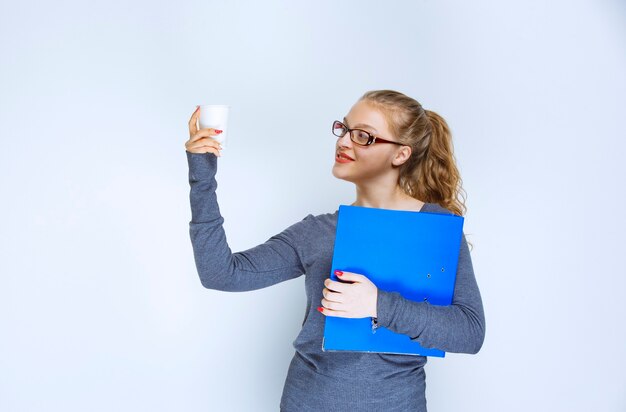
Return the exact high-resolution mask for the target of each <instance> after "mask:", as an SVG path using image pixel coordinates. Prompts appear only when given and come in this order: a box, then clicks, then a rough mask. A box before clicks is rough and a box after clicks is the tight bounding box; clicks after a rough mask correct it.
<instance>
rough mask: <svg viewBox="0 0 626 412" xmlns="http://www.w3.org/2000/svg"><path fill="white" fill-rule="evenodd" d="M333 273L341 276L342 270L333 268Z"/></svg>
mask: <svg viewBox="0 0 626 412" xmlns="http://www.w3.org/2000/svg"><path fill="white" fill-rule="evenodd" d="M335 275H337V276H341V275H343V272H342V271H340V270H335Z"/></svg>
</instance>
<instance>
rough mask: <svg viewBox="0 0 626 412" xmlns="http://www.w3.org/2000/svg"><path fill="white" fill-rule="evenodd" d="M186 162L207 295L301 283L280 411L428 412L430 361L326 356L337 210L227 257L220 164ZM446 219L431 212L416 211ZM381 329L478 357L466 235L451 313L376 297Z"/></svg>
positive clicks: (431, 207)
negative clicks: (301, 304) (299, 313)
mask: <svg viewBox="0 0 626 412" xmlns="http://www.w3.org/2000/svg"><path fill="white" fill-rule="evenodd" d="M186 153H187V161H188V164H189V184H190V186H191V190H190V201H191V221H190V222H189V233H190V236H191V243H192V246H193V251H194V258H195V262H196V267H197V270H198V274H199V276H200V281H201V283H202V285H203V286H204V287H206V288H209V289H216V290H223V291H231V292H235V291H237V292H240V291H248V290H255V289H261V288H264V287H268V286H271V285H274V284H276V283H279V282H283V281H286V280H289V279H294V278H296V277H298V276H301V275H302V274H305V275H306V277H305V288H306V295H307V304H306V309H305V315H304V321H303V323H302V330H301V331H300V333H299V334H298V336H297V338H296V339H295V340H294V342H293V346H294V348H295V354H294V357H293V359H292V361H291V364H290V366H289V370H288V373H287V377H286V379H285V386H284V389H283V394H282V399H281V405H280V407H281V411H287V412H291V411H322V410H323V411H345V410H350V411H351V412H358V411H368V412H370V411H377V410H381V411H383V410H384V411H426V399H425V388H426V387H425V372H424V365H425V364H426V361H427V358H426V357H424V356H415V355H398V354H383V353H365V352H344V351H338V352H331V351H327V352H325V351H322V337H323V334H324V318H325V316H324V315H323V314H321V313H320V312H318V311H317V307H318V306H320V305H321V300H322V298H323V296H322V290H323V289H324V283H323V282H324V280H325V279H327V278H328V277H329V276H330V271H331V269H332V268H331V262H332V255H333V246H334V239H335V233H336V225H337V216H338V210H336V211H335V212H334V213H325V214H321V215H316V216H314V215H312V214H308V215H307V216H305V217H304V219H302V220H301V221H299V222H296V223H294V224H293V225H291V226H289V227H288V228H286V229H285V230H283V231H282V232H281V233H278V234H276V235H274V236H272V237H271V238H269V239H268V240H267V241H266V242H265V243H263V244H260V245H258V246H255V247H253V248H250V249H248V250H244V251H240V252H236V253H232V252H231V250H230V248H229V246H228V243H227V240H226V234H225V232H224V229H223V226H222V224H223V222H224V218H223V217H222V216H221V214H220V211H219V206H218V202H217V195H216V193H215V191H216V189H217V181H216V180H215V174H216V172H217V156H215V155H214V154H212V153H202V154H199V153H190V152H186ZM421 211H424V212H431V213H451V212H450V211H448V210H447V209H444V208H442V207H441V206H439V205H438V204H435V203H426V204H425V205H424V206H423V208H422V210H421ZM377 316H378V323H379V325H380V326H384V327H386V328H388V329H390V330H392V331H394V332H397V333H403V334H406V335H408V336H409V337H410V338H411V339H412V340H415V341H417V342H419V343H420V345H422V346H423V347H425V348H438V349H441V350H443V351H446V352H457V353H471V354H475V353H477V352H478V351H479V350H480V348H481V346H482V344H483V341H484V337H485V316H484V312H483V306H482V299H481V296H480V291H479V289H478V285H477V282H476V278H475V276H474V270H473V266H472V261H471V257H470V252H469V248H468V246H467V242H466V239H465V235H464V234H463V236H462V240H461V249H460V253H459V262H458V266H457V276H456V281H455V286H454V295H453V299H452V304H451V305H448V306H437V305H432V304H430V303H429V302H416V301H411V300H408V299H406V298H404V297H402V296H401V295H400V294H399V293H397V292H387V291H383V290H378V298H377Z"/></svg>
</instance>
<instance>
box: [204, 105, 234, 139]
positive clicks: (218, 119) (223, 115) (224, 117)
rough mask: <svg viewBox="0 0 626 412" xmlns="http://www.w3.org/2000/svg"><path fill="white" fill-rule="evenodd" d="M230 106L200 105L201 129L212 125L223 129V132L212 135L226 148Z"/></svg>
mask: <svg viewBox="0 0 626 412" xmlns="http://www.w3.org/2000/svg"><path fill="white" fill-rule="evenodd" d="M229 110H230V106H229V105H226V104H203V105H200V119H199V123H200V129H206V128H207V127H211V128H214V129H218V130H222V133H220V134H218V135H215V136H211V138H213V139H215V140H217V141H218V142H220V144H221V145H222V150H224V149H226V136H227V135H228V112H229Z"/></svg>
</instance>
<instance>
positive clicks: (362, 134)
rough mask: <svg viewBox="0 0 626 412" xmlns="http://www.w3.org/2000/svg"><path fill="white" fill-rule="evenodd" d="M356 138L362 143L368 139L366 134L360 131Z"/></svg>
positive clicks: (368, 136)
mask: <svg viewBox="0 0 626 412" xmlns="http://www.w3.org/2000/svg"><path fill="white" fill-rule="evenodd" d="M357 136H358V137H359V139H361V140H363V141H367V140H369V138H370V135H369V134H368V133H367V132H364V131H362V130H359V133H358V134H357Z"/></svg>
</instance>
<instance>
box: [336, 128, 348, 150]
mask: <svg viewBox="0 0 626 412" xmlns="http://www.w3.org/2000/svg"><path fill="white" fill-rule="evenodd" d="M337 144H338V145H339V146H341V147H350V146H351V145H352V140H350V132H348V133H346V134H344V135H343V136H342V137H338V138H337Z"/></svg>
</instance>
